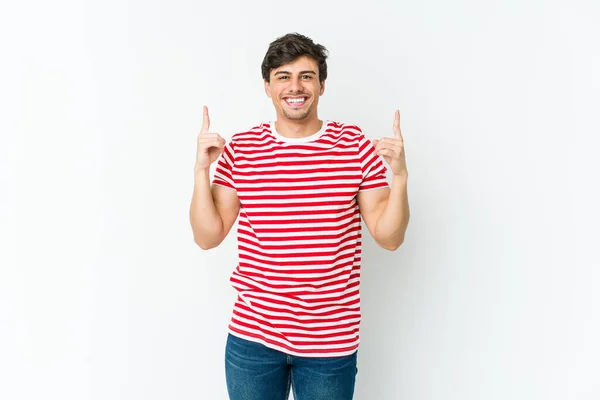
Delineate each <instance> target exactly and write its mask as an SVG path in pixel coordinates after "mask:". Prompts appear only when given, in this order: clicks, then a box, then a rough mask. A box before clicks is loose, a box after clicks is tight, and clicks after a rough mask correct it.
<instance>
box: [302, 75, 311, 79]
mask: <svg viewBox="0 0 600 400" xmlns="http://www.w3.org/2000/svg"><path fill="white" fill-rule="evenodd" d="M310 78H312V76H310V75H302V79H310Z"/></svg>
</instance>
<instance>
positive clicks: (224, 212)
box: [190, 170, 240, 250]
mask: <svg viewBox="0 0 600 400" xmlns="http://www.w3.org/2000/svg"><path fill="white" fill-rule="evenodd" d="M239 212H240V200H239V198H238V196H237V193H236V191H235V190H232V189H229V188H226V187H223V186H219V185H212V187H211V185H210V177H209V173H208V170H203V171H202V170H201V171H195V173H194V194H193V196H192V203H191V205H190V223H191V225H192V231H193V232H194V242H196V244H197V245H198V246H200V248H202V249H203V250H209V249H212V248H214V247H217V246H218V245H219V244H221V242H222V241H223V239H225V237H226V236H227V234H228V233H229V231H230V230H231V227H232V226H233V223H234V222H235V220H236V219H237V217H238V214H239Z"/></svg>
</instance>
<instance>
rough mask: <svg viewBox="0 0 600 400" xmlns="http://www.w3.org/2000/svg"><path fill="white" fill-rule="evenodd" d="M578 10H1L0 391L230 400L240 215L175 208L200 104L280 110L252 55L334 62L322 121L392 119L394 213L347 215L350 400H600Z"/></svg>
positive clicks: (591, 145)
mask: <svg viewBox="0 0 600 400" xmlns="http://www.w3.org/2000/svg"><path fill="white" fill-rule="evenodd" d="M599 9H600V7H599V6H598V3H597V2H593V1H591V0H590V1H545V0H529V1H517V0H514V1H505V2H492V1H474V0H456V1H453V2H447V1H441V0H428V1H412V2H408V1H399V2H391V1H390V2H388V0H385V1H369V2H364V1H361V2H358V1H345V2H325V1H320V2H313V1H306V2H266V1H241V0H240V1H235V2H232V1H229V2H226V1H224V2H217V1H210V2H208V1H166V0H160V1H159V0H150V1H140V0H138V1H129V2H123V1H116V0H112V1H102V2H100V1H96V2H94V1H90V0H86V1H71V2H69V1H59V2H41V1H37V2H13V3H8V4H6V5H3V6H2V11H1V12H0V33H1V35H0V37H1V38H2V39H0V40H1V43H2V49H3V52H2V53H3V54H2V63H1V65H0V69H1V70H2V73H1V74H0V92H2V93H1V94H0V99H1V100H0V101H1V103H0V106H1V124H2V126H1V131H0V133H1V139H0V156H1V158H0V160H1V164H0V167H1V168H0V179H1V185H0V190H1V192H0V195H1V196H0V240H1V242H0V243H1V244H0V246H1V247H0V249H1V250H0V266H1V268H0V398H1V399H6V400H24V399H28V400H29V399H32V400H33V399H47V400H50V399H60V400H83V399H90V400H91V399H94V400H159V399H178V400H184V399H190V400H191V399H209V400H212V399H215V400H219V399H226V397H227V395H226V388H225V377H224V363H223V357H224V345H225V339H226V331H227V324H228V322H229V318H230V315H231V308H232V305H233V300H234V298H235V292H234V290H233V289H232V288H231V287H230V285H229V282H228V277H229V274H230V273H231V271H232V270H233V268H234V267H235V264H236V262H237V254H236V250H237V247H236V237H235V227H234V230H232V232H231V234H230V235H229V236H228V237H227V239H226V240H225V241H224V242H223V243H222V244H221V246H220V247H218V248H217V249H214V250H211V251H202V250H201V249H200V248H199V247H197V246H196V245H195V244H194V241H193V238H192V232H191V228H190V225H189V222H188V211H189V203H190V199H191V194H192V188H193V165H194V160H195V151H196V136H197V134H198V131H199V129H200V124H201V119H202V105H204V104H206V105H208V106H209V109H210V113H211V120H212V125H211V130H212V131H216V132H219V133H221V135H222V136H224V137H225V138H226V139H229V138H230V137H231V135H232V134H233V133H235V132H237V131H241V130H244V129H248V128H249V127H251V126H254V125H255V124H257V123H260V122H261V121H264V120H267V119H272V118H274V117H275V113H274V109H273V106H272V103H271V101H270V99H268V98H267V97H266V96H265V94H264V90H263V83H262V80H261V75H260V63H261V61H262V57H263V56H264V53H265V51H266V49H267V47H268V44H269V43H270V42H271V41H272V40H274V39H275V38H277V37H279V36H281V35H283V34H285V33H288V32H294V31H296V32H300V33H303V34H306V35H308V36H310V37H312V38H313V39H314V40H315V41H316V42H318V43H322V44H324V45H325V46H326V47H327V48H328V49H329V50H330V53H331V56H330V59H329V78H328V79H327V82H326V90H325V94H324V96H323V97H322V98H321V102H320V116H321V117H322V118H325V119H335V120H339V121H343V122H347V123H354V124H357V125H359V126H360V127H361V128H362V129H363V131H364V132H365V134H366V136H367V137H369V138H378V137H380V136H391V135H392V134H393V132H392V122H393V117H394V115H393V113H394V110H395V109H396V108H399V109H400V110H401V115H402V119H401V128H402V132H403V135H404V140H405V145H406V154H407V162H408V170H409V174H410V177H409V189H408V190H409V200H410V206H411V213H412V217H411V222H410V225H409V228H408V231H407V235H406V241H405V243H404V244H403V245H402V247H401V248H400V249H399V250H397V251H396V252H388V251H386V250H383V249H381V248H379V247H377V246H376V245H375V243H374V242H373V240H372V239H371V238H370V236H369V235H368V231H367V230H366V228H365V230H364V232H365V235H366V239H365V245H364V250H363V251H364V258H363V273H362V308H363V323H362V327H361V328H362V336H361V347H360V350H359V375H358V381H357V386H356V396H355V398H356V399H359V400H373V399H386V400H387V399H403V400H404V399H410V400H439V399H444V400H454V399H456V400H459V399H460V400H481V399H486V400H496V399H498V400H500V399H501V400H506V399H511V400H537V399H539V400H596V399H598V398H600V378H599V377H600V341H598V338H599V337H600V310H599V309H600V291H599V289H598V288H599V287H600V257H599V255H598V247H599V246H598V241H599V239H600V235H599V233H598V227H599V223H600V215H599V211H598V205H599V204H600V196H599V193H598V187H599V184H598V182H599V180H600V179H599V178H598V175H599V172H600V162H599V161H598V155H597V154H598V147H599V145H600V140H599V138H598V136H599V134H600V124H599V122H598V117H599V111H598V110H599V109H600V101H599V97H600V96H599V93H600V76H599V72H598V71H600V55H599V51H598V40H597V38H598V37H600V29H599V28H598V25H597V21H598V20H599V18H600V11H599Z"/></svg>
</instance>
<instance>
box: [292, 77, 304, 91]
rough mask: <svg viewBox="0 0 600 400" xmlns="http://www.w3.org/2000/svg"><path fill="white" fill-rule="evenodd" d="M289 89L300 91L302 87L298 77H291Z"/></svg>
mask: <svg viewBox="0 0 600 400" xmlns="http://www.w3.org/2000/svg"><path fill="white" fill-rule="evenodd" d="M289 89H290V91H292V92H301V91H302V90H303V89H304V88H303V87H302V82H301V81H300V78H291V79H290V87H289Z"/></svg>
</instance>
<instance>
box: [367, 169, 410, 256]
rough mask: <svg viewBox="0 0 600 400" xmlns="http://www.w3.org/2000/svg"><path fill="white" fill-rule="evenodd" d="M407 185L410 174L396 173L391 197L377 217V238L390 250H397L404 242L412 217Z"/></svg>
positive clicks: (380, 243) (381, 244)
mask: <svg viewBox="0 0 600 400" xmlns="http://www.w3.org/2000/svg"><path fill="white" fill-rule="evenodd" d="M407 186H408V175H405V176H397V175H394V177H393V180H392V187H391V190H390V197H389V198H388V201H387V204H386V205H385V208H384V209H383V211H382V212H381V214H380V215H379V218H378V219H377V226H376V230H375V239H376V240H377V242H378V243H379V245H380V246H382V247H384V248H386V249H388V250H396V249H397V248H398V247H399V246H400V245H401V244H402V243H403V242H404V234H405V233H406V228H407V227H408V221H409V219H410V209H409V206H408V191H407Z"/></svg>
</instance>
